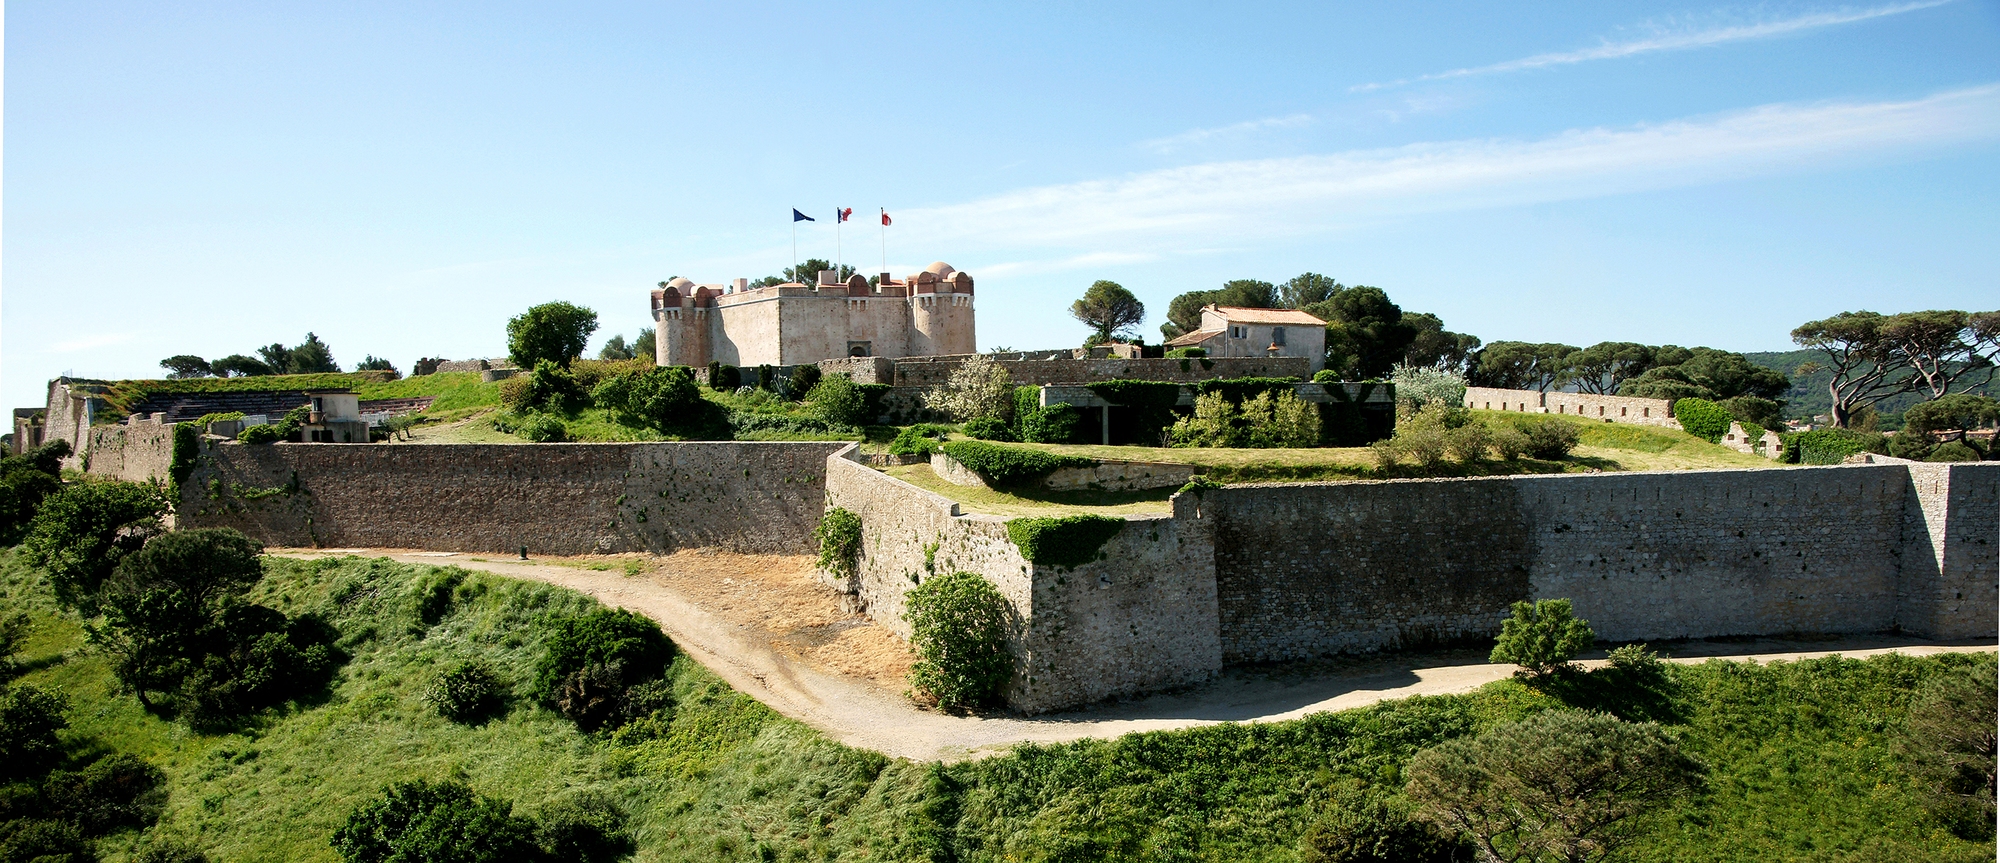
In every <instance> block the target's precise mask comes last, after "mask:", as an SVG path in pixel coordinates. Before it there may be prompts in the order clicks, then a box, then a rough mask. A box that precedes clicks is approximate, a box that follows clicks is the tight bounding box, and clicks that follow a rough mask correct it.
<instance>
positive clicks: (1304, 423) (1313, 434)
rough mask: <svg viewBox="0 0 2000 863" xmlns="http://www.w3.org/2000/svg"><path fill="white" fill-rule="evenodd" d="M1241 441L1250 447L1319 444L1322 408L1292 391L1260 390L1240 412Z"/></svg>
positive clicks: (1245, 403)
mask: <svg viewBox="0 0 2000 863" xmlns="http://www.w3.org/2000/svg"><path fill="white" fill-rule="evenodd" d="M1238 420H1239V422H1240V424H1241V429H1240V430H1239V432H1238V434H1237V435H1236V437H1237V439H1238V443H1239V444H1240V445H1242V446H1250V447H1309V446H1313V445H1314V444H1317V443H1319V411H1318V410H1317V409H1316V408H1314V407H1313V406H1312V405H1311V404H1308V403H1307V402H1306V401H1305V400H1303V399H1301V398H1299V397H1298V396H1297V395H1295V394H1293V393H1292V392H1290V391H1281V392H1278V393H1277V394H1276V396H1275V397H1274V396H1273V395H1272V393H1270V392H1261V393H1258V394H1257V395H1255V396H1253V397H1252V398H1250V400H1248V401H1246V402H1244V403H1243V410H1242V412H1241V413H1240V414H1238Z"/></svg>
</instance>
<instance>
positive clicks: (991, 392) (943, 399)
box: [924, 354, 1014, 422]
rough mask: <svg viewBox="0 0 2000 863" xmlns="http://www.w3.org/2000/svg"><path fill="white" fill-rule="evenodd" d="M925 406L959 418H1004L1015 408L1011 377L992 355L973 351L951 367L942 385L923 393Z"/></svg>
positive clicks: (957, 419) (963, 419)
mask: <svg viewBox="0 0 2000 863" xmlns="http://www.w3.org/2000/svg"><path fill="white" fill-rule="evenodd" d="M924 406H925V407H927V408H930V409H931V410H934V411H937V412H939V413H942V414H944V415H945V416H948V417H951V418H952V419H953V420H955V421H958V422H965V421H966V420H969V419H972V418H974V417H999V418H1002V419H1005V418H1007V416H1008V415H1009V414H1010V413H1011V412H1012V411H1013V408H1014V381H1013V379H1012V378H1010V377H1008V376H1007V369H1006V367H1004V366H1002V365H1000V364H999V363H996V362H994V361H993V358H992V357H989V356H987V355H985V354H974V355H973V356H970V357H967V358H966V359H965V362H963V363H961V364H959V367H958V368H956V369H953V370H952V373H951V377H950V378H948V379H947V380H946V381H945V383H944V384H943V385H941V386H937V387H932V388H931V390H930V391H929V392H927V393H925V394H924Z"/></svg>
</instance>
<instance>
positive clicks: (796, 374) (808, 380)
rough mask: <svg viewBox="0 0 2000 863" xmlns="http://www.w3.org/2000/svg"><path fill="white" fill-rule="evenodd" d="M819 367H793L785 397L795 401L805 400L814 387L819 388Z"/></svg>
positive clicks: (807, 365) (786, 386) (786, 384)
mask: <svg viewBox="0 0 2000 863" xmlns="http://www.w3.org/2000/svg"><path fill="white" fill-rule="evenodd" d="M819 377H820V371H819V366H816V365H812V364H810V363H807V364H805V365H797V366H793V367H792V377H791V379H790V380H787V381H786V382H785V396H786V397H787V398H790V399H791V400H793V401H798V400H799V399H802V398H805V397H806V394H808V393H810V392H812V389H813V387H816V386H819Z"/></svg>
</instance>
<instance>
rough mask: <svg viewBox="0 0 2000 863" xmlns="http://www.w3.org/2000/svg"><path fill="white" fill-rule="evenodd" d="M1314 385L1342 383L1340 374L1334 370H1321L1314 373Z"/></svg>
mask: <svg viewBox="0 0 2000 863" xmlns="http://www.w3.org/2000/svg"><path fill="white" fill-rule="evenodd" d="M1313 383H1316V384H1337V383H1340V373H1339V372H1336V371H1334V370H1333V369H1320V370H1319V371H1316V372H1313Z"/></svg>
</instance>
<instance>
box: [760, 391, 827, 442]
mask: <svg viewBox="0 0 2000 863" xmlns="http://www.w3.org/2000/svg"><path fill="white" fill-rule="evenodd" d="M752 392H761V390H753V391H752ZM729 428H730V431H731V434H733V435H734V436H735V437H736V438H737V439H739V440H753V439H758V438H783V437H806V436H824V435H852V434H855V433H856V431H857V429H855V427H853V426H850V425H842V424H840V423H835V422H830V421H828V420H824V419H821V418H819V417H810V416H799V415H798V414H773V413H749V412H745V411H734V412H731V413H730V414H729Z"/></svg>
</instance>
